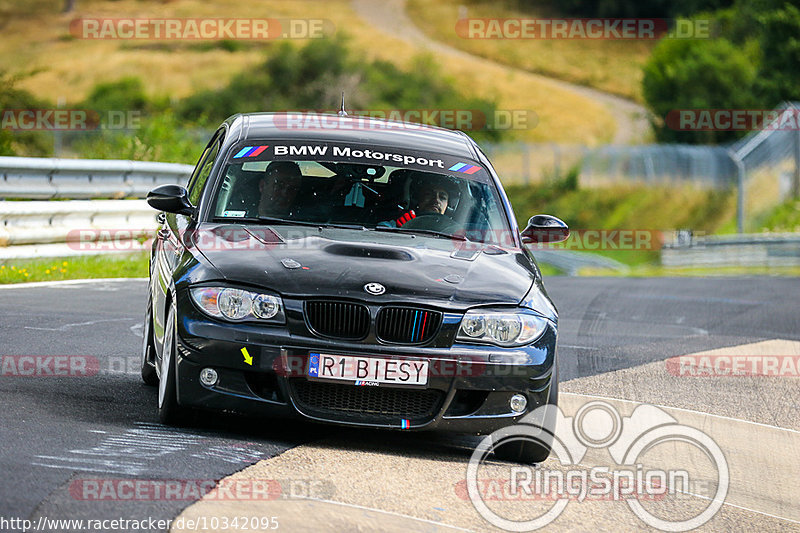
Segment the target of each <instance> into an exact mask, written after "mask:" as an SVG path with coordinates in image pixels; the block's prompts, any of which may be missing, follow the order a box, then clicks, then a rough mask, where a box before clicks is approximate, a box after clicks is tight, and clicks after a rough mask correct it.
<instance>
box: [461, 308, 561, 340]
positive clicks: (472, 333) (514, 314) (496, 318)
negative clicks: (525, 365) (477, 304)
mask: <svg viewBox="0 0 800 533" xmlns="http://www.w3.org/2000/svg"><path fill="white" fill-rule="evenodd" d="M547 324H548V320H547V319H545V318H542V317H540V316H537V315H534V314H532V313H529V312H525V311H524V310H520V311H487V310H481V309H476V310H473V311H468V312H467V313H466V314H465V315H464V318H463V319H462V320H461V326H460V327H459V329H458V335H457V336H456V340H458V341H463V342H469V343H480V344H497V345H498V346H522V345H525V344H529V343H531V342H533V341H535V340H536V339H538V338H539V337H540V336H541V335H542V333H544V330H545V329H547Z"/></svg>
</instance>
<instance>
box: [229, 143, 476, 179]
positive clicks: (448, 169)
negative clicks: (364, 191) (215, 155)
mask: <svg viewBox="0 0 800 533" xmlns="http://www.w3.org/2000/svg"><path fill="white" fill-rule="evenodd" d="M298 160H304V161H326V162H334V163H358V164H362V165H375V166H389V167H402V168H409V169H413V170H423V171H428V172H438V173H452V174H454V175H460V176H471V177H472V178H473V179H476V180H477V181H487V180H488V175H487V173H486V172H485V169H484V168H483V166H482V165H480V164H478V163H477V162H475V161H472V160H468V159H465V158H457V157H453V156H448V155H442V154H435V153H432V152H423V151H418V150H404V149H398V148H393V147H381V146H375V145H363V144H351V143H333V142H314V141H302V142H297V141H276V140H264V141H249V142H247V143H242V144H240V145H237V146H236V148H234V149H233V150H232V151H231V155H230V156H229V158H228V161H229V163H232V164H235V163H246V162H251V161H298ZM482 171H483V172H482Z"/></svg>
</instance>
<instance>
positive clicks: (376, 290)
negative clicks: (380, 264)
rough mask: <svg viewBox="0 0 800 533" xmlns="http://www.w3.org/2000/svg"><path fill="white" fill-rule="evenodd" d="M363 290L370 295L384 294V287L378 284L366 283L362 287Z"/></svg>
mask: <svg viewBox="0 0 800 533" xmlns="http://www.w3.org/2000/svg"><path fill="white" fill-rule="evenodd" d="M364 290H365V291H367V292H368V293H370V294H375V295H378V294H383V293H384V292H386V287H384V286H383V285H381V284H380V283H375V282H372V283H367V284H366V285H364Z"/></svg>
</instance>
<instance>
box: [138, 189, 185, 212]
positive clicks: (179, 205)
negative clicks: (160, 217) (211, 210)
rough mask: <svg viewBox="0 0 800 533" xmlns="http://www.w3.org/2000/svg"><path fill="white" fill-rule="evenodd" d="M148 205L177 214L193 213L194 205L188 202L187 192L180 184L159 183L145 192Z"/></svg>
mask: <svg viewBox="0 0 800 533" xmlns="http://www.w3.org/2000/svg"><path fill="white" fill-rule="evenodd" d="M147 203H148V205H150V207H152V208H154V209H158V210H159V211H166V212H167V213H177V214H179V215H192V214H194V207H193V206H192V204H191V202H189V193H188V192H187V191H186V189H184V188H183V187H181V186H180V185H161V186H160V187H156V188H155V189H153V190H152V191H150V192H149V193H147Z"/></svg>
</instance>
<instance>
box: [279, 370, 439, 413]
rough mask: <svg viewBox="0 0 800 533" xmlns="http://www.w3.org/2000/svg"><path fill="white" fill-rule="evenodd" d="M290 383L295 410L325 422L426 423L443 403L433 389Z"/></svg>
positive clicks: (437, 392) (295, 381)
mask: <svg viewBox="0 0 800 533" xmlns="http://www.w3.org/2000/svg"><path fill="white" fill-rule="evenodd" d="M290 383H291V392H292V396H293V397H294V399H295V401H296V402H297V404H298V407H300V408H301V409H302V410H303V411H306V412H308V413H312V414H315V415H319V416H322V417H326V418H327V417H335V418H341V419H350V418H351V417H356V419H358V420H360V421H366V422H375V423H379V422H389V421H396V420H397V419H398V418H408V419H411V420H419V419H430V418H433V417H434V416H435V415H436V413H437V411H438V410H439V408H440V407H441V404H442V400H443V399H444V393H443V392H442V391H440V390H435V389H425V390H414V389H396V388H389V387H359V386H356V385H349V384H348V385H344V384H343V385H340V384H338V383H319V382H312V381H306V380H305V379H294V380H291V382H290Z"/></svg>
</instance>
